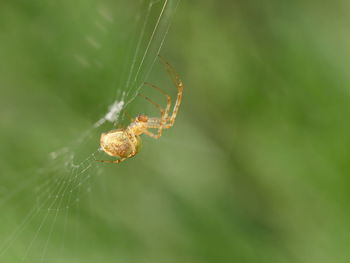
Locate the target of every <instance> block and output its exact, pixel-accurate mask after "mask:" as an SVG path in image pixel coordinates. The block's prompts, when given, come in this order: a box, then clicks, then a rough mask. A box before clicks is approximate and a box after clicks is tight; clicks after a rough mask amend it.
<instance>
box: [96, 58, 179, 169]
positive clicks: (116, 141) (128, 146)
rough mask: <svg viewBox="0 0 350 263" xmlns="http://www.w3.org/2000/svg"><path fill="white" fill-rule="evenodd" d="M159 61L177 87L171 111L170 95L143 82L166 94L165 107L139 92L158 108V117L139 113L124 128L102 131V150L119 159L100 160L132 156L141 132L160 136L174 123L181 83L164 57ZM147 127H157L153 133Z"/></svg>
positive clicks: (148, 84) (154, 136)
mask: <svg viewBox="0 0 350 263" xmlns="http://www.w3.org/2000/svg"><path fill="white" fill-rule="evenodd" d="M160 61H161V63H162V64H163V65H164V67H165V68H166V70H167V71H168V73H169V75H170V77H171V79H172V81H173V83H174V85H175V87H176V88H177V99H176V102H175V105H174V108H173V111H172V113H171V114H170V116H169V111H170V107H171V98H170V96H169V95H168V94H166V93H165V92H164V91H163V90H161V89H160V88H158V87H156V86H155V85H153V84H150V83H145V85H147V86H149V87H152V88H154V89H156V90H158V91H160V92H161V93H162V94H163V95H165V96H166V98H167V105H166V107H165V109H163V108H162V107H161V106H160V105H159V104H157V103H155V102H153V101H152V100H151V99H150V98H148V97H146V96H144V95H141V94H139V95H140V96H142V97H144V98H145V99H146V100H148V101H149V102H151V103H152V104H153V105H154V106H156V107H157V108H158V109H159V110H160V117H151V118H150V117H148V116H146V115H139V116H137V117H136V118H135V119H133V120H132V121H131V123H130V124H129V126H128V127H126V128H124V129H117V130H111V131H109V132H107V133H102V134H101V139H100V145H101V148H102V150H103V151H104V152H105V153H107V154H108V155H110V156H113V157H119V159H117V160H114V161H100V162H109V163H120V162H122V161H124V160H126V159H128V158H130V157H133V156H135V155H136V154H137V153H138V152H139V150H140V146H141V138H140V135H141V134H146V135H148V136H150V137H153V138H155V139H158V138H159V137H160V136H162V131H163V129H168V128H170V127H172V126H173V125H174V122H175V119H176V115H177V112H178V110H179V107H180V103H181V99H182V91H183V84H182V81H181V80H180V78H179V75H178V74H177V73H176V72H175V70H174V69H173V68H172V67H171V66H170V64H169V63H167V62H166V61H164V59H162V58H161V57H160ZM149 129H157V132H156V133H153V132H151V131H150V130H149Z"/></svg>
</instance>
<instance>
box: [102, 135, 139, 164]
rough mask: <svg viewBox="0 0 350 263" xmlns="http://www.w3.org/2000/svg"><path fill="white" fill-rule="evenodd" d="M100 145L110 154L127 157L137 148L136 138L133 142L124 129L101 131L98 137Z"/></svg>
mask: <svg viewBox="0 0 350 263" xmlns="http://www.w3.org/2000/svg"><path fill="white" fill-rule="evenodd" d="M100 143H101V147H102V149H103V151H105V152H106V153H107V154H108V155H110V156H118V157H121V158H127V157H129V156H131V155H132V154H133V153H134V152H135V149H136V148H137V146H138V145H137V144H138V140H136V141H135V142H133V141H132V140H131V139H130V137H129V136H128V133H127V132H125V130H113V131H110V132H108V133H103V134H102V135H101V139H100Z"/></svg>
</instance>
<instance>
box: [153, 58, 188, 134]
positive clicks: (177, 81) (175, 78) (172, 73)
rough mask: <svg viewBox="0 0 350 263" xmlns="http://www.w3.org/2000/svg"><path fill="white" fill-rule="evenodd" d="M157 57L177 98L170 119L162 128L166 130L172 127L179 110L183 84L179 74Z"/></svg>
mask: <svg viewBox="0 0 350 263" xmlns="http://www.w3.org/2000/svg"><path fill="white" fill-rule="evenodd" d="M158 57H159V59H160V62H161V63H162V65H163V66H164V67H165V69H166V71H167V72H168V74H169V75H170V77H171V79H172V81H173V83H174V85H175V87H176V89H177V98H176V102H175V105H174V108H173V113H172V114H171V116H170V118H168V123H167V124H166V125H165V126H164V128H166V129H167V128H170V127H171V126H173V125H174V122H175V119H176V116H177V112H178V110H179V107H180V104H181V100H182V92H183V83H182V80H181V79H180V76H179V74H178V73H177V72H176V71H175V69H174V68H173V67H172V66H171V65H170V64H169V63H168V62H167V61H166V60H165V59H164V58H163V57H162V56H160V55H158Z"/></svg>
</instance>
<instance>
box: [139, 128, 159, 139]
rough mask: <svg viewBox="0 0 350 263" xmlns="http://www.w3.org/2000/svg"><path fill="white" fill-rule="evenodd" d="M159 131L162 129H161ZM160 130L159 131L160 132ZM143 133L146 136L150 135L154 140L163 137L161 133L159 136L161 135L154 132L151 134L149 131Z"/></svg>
mask: <svg viewBox="0 0 350 263" xmlns="http://www.w3.org/2000/svg"><path fill="white" fill-rule="evenodd" d="M159 129H160V128H159ZM159 129H158V131H159ZM143 133H144V134H146V135H148V136H149V137H152V138H154V139H159V137H160V136H162V133H160V134H159V133H157V134H155V133H153V132H150V131H149V130H145V131H144V132H143Z"/></svg>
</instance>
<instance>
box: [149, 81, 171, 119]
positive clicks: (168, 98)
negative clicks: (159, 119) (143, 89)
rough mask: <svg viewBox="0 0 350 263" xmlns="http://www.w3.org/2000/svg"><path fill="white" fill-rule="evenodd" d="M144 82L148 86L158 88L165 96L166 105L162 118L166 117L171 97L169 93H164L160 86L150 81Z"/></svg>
mask: <svg viewBox="0 0 350 263" xmlns="http://www.w3.org/2000/svg"><path fill="white" fill-rule="evenodd" d="M144 84H145V85H146V86H148V87H151V88H153V89H156V90H158V91H159V92H160V93H162V94H163V95H164V96H165V97H166V98H167V106H166V108H165V112H164V119H166V118H167V117H168V112H169V110H170V107H171V97H170V96H169V94H167V93H165V92H164V91H163V90H162V89H161V88H159V87H157V86H156V85H154V84H152V83H149V82H145V83H144Z"/></svg>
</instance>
